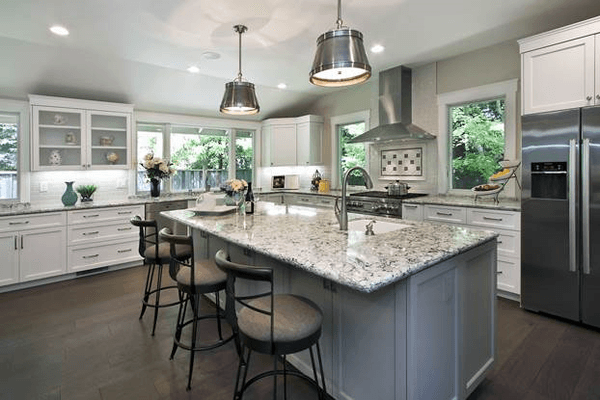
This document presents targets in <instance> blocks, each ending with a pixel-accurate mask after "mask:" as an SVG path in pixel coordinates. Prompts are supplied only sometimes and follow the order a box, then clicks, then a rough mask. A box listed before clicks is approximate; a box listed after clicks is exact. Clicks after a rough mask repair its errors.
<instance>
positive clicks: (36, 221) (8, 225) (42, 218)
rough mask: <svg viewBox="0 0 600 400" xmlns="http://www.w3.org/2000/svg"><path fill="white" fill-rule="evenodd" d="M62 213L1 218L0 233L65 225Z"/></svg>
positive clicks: (65, 220)
mask: <svg viewBox="0 0 600 400" xmlns="http://www.w3.org/2000/svg"><path fill="white" fill-rule="evenodd" d="M66 223H67V219H66V216H65V213H64V212H56V213H41V214H28V215H23V216H18V217H1V218H0V232H2V231H10V232H13V231H21V230H24V229H37V228H50V227H53V226H63V225H66Z"/></svg>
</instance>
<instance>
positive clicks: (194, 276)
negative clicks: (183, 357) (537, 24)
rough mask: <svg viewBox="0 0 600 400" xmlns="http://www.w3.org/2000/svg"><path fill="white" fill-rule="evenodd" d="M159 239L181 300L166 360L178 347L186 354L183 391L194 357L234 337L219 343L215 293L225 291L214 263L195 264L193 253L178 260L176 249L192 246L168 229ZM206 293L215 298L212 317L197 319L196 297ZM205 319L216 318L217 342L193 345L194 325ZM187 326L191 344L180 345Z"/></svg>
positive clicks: (224, 278)
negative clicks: (187, 362)
mask: <svg viewBox="0 0 600 400" xmlns="http://www.w3.org/2000/svg"><path fill="white" fill-rule="evenodd" d="M159 237H160V238H161V239H162V240H164V241H165V242H166V243H169V244H170V249H171V258H170V264H169V273H170V274H171V277H172V278H173V279H174V280H175V281H176V282H177V287H178V288H179V295H180V300H181V301H180V304H179V313H178V315H177V324H176V327H175V337H174V339H173V349H172V350H171V357H170V359H171V360H172V359H173V357H174V356H175V352H176V351H177V348H178V347H181V348H183V349H186V350H189V351H190V370H189V376H188V385H187V388H186V390H190V389H191V384H192V371H193V369H194V353H195V352H197V351H203V350H211V349H214V348H217V347H220V346H223V345H224V344H226V343H227V342H229V341H230V340H231V339H233V337H234V334H233V333H232V334H231V335H230V336H229V337H227V338H225V339H223V333H222V329H221V318H222V317H223V315H222V313H221V311H220V309H219V291H221V290H225V286H226V281H227V275H226V274H225V273H224V272H223V271H221V270H220V269H219V268H217V266H216V264H215V262H214V260H205V259H199V260H195V259H194V254H193V253H192V256H191V257H190V258H188V259H181V258H179V257H178V254H179V253H177V248H178V246H190V247H191V248H194V242H193V239H192V237H191V236H182V235H173V234H172V233H171V230H170V229H169V228H163V229H161V231H160V233H159ZM207 293H214V294H215V299H216V306H215V308H216V310H215V313H214V314H207V315H200V297H201V295H203V294H207ZM188 303H189V304H190V307H191V309H192V313H193V316H192V318H190V319H188V320H187V321H186V316H185V314H186V311H187V304H188ZM207 318H216V320H217V331H218V335H219V339H218V340H217V341H216V342H213V343H209V344H199V343H196V337H197V333H198V321H200V320H203V319H207ZM190 324H192V336H191V341H190V343H184V342H182V341H181V334H182V331H183V328H185V327H186V326H189V325H190Z"/></svg>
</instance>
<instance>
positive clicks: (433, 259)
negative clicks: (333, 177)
mask: <svg viewBox="0 0 600 400" xmlns="http://www.w3.org/2000/svg"><path fill="white" fill-rule="evenodd" d="M161 214H162V215H164V216H166V217H168V218H171V219H173V220H175V221H178V222H181V223H183V224H186V225H188V226H190V227H192V228H195V229H199V230H201V231H205V232H208V233H210V234H211V235H214V236H217V237H220V238H222V239H224V240H227V241H229V242H231V243H234V244H236V245H239V246H241V247H244V248H248V249H250V250H252V251H255V252H257V253H260V254H263V255H266V256H269V257H272V258H274V259H277V260H279V261H282V262H284V263H287V264H290V265H292V266H295V267H297V268H300V269H303V270H305V271H308V272H310V273H312V274H315V275H317V276H320V277H323V278H326V279H330V280H332V281H334V282H337V283H339V284H342V285H345V286H348V287H351V288H353V289H356V290H358V291H361V292H366V293H370V292H373V291H375V290H377V289H379V288H381V287H384V286H387V285H389V284H392V283H394V282H397V281H400V280H402V279H406V278H407V277H409V276H411V275H413V274H415V273H417V272H419V271H421V270H423V269H425V268H427V267H430V266H432V265H435V264H437V263H439V262H441V261H443V260H446V259H449V258H451V257H453V256H456V255H458V254H461V253H463V252H465V251H467V250H469V249H471V248H474V247H476V246H479V245H481V244H483V243H486V242H489V241H492V240H495V238H496V237H497V234H496V233H494V232H491V231H483V230H473V229H468V228H463V227H457V226H451V225H441V224H431V223H425V222H412V221H404V220H402V221H401V220H397V221H398V223H401V224H403V225H406V226H407V227H406V228H404V229H401V230H397V231H392V232H388V233H381V234H377V235H375V236H366V235H365V234H364V231H360V232H358V231H357V232H354V231H349V232H345V231H340V229H339V225H338V222H337V220H336V218H335V215H334V213H333V212H332V211H331V210H323V209H316V208H310V207H303V206H286V205H276V204H273V203H268V202H261V203H259V205H258V208H257V211H256V212H255V214H254V215H247V216H240V215H237V214H232V215H226V216H221V217H206V216H196V215H195V214H194V213H193V212H192V211H190V210H173V211H163V212H162V213H161ZM355 219H356V218H355ZM369 219H371V218H369ZM376 219H377V218H376ZM387 221H388V222H389V221H390V220H389V219H387Z"/></svg>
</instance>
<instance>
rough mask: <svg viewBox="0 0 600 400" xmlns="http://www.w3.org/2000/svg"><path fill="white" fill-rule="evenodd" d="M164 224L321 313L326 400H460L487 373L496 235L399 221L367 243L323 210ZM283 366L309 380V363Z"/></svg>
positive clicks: (199, 249) (299, 358) (270, 209)
mask: <svg viewBox="0 0 600 400" xmlns="http://www.w3.org/2000/svg"><path fill="white" fill-rule="evenodd" d="M162 214H163V215H165V216H166V217H168V218H171V219H173V220H175V221H177V222H181V223H184V224H186V225H188V226H189V227H191V228H192V232H193V237H194V241H195V242H194V243H195V246H196V248H195V254H196V255H197V256H199V255H201V256H205V257H213V256H214V253H216V252H217V251H218V250H219V249H221V248H227V249H228V250H229V253H230V256H231V258H232V260H233V261H237V262H240V263H245V264H249V265H260V266H269V267H271V268H273V270H274V273H275V286H276V289H275V290H276V292H280V293H294V294H299V295H302V296H305V297H308V298H310V299H311V300H312V301H314V302H315V303H316V304H317V305H319V307H320V308H321V310H322V311H323V315H324V320H323V330H322V336H321V342H320V343H321V351H322V354H323V363H324V374H325V378H326V381H327V383H328V386H327V388H328V393H329V394H330V395H331V396H332V397H333V398H335V399H339V400H350V399H352V400H379V399H380V400H390V399H396V400H400V399H402V400H415V399H420V400H421V399H422V400H437V399H440V400H441V399H444V400H446V399H447V400H450V399H466V398H467V396H468V395H469V394H470V393H471V392H472V391H473V390H474V389H475V388H476V387H477V385H478V384H479V383H480V382H481V381H482V380H483V378H484V377H485V375H486V373H487V372H488V371H489V370H490V369H491V368H492V366H493V364H494V360H495V350H496V349H495V343H496V336H495V320H496V315H495V314H496V311H495V304H496V303H495V285H496V274H495V271H496V240H495V238H496V234H495V233H493V232H490V231H477V230H471V229H467V228H464V227H456V226H450V225H439V224H431V223H422V222H409V221H402V224H404V225H405V227H404V228H402V229H399V230H397V231H391V232H387V233H381V234H376V235H375V236H365V235H364V233H363V232H354V231H350V232H343V231H340V230H339V227H338V225H337V222H336V220H335V216H334V214H333V213H332V212H331V211H330V210H322V209H318V208H313V209H311V212H308V211H307V208H306V207H297V206H285V205H276V204H271V203H260V204H259V208H258V209H257V211H256V212H255V214H254V215H253V216H246V217H243V216H239V215H229V216H224V217H194V216H192V215H190V213H189V212H186V211H185V210H176V211H168V212H164V213H162ZM399 222H400V221H399ZM238 289H242V290H244V288H238ZM247 289H248V288H247V287H246V290H247ZM223 297H224V296H223ZM223 297H222V299H223ZM222 305H223V304H222ZM288 360H289V361H290V362H291V363H292V364H294V366H296V367H297V368H298V369H299V370H301V371H302V372H304V373H306V374H309V373H310V371H311V369H310V368H309V365H310V356H309V354H304V353H302V352H301V353H297V354H294V355H293V356H289V357H288Z"/></svg>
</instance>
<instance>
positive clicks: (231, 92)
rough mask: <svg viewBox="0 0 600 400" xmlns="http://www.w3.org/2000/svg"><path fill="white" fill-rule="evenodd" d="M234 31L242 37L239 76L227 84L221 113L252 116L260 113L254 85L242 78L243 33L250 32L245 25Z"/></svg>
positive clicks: (237, 27)
mask: <svg viewBox="0 0 600 400" xmlns="http://www.w3.org/2000/svg"><path fill="white" fill-rule="evenodd" d="M233 29H234V30H235V31H236V32H237V33H238V34H239V35H240V39H239V64H238V66H239V69H238V76H237V78H235V79H234V80H233V81H231V82H228V83H226V84H225V94H224V95H223V101H221V107H220V108H219V109H220V111H221V112H222V113H224V114H232V115H252V114H256V113H258V112H259V111H260V107H259V105H258V99H257V98H256V92H255V90H254V84H253V83H250V82H245V81H243V78H242V33H244V32H246V31H247V30H248V28H247V27H245V26H244V25H236V26H234V27H233Z"/></svg>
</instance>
